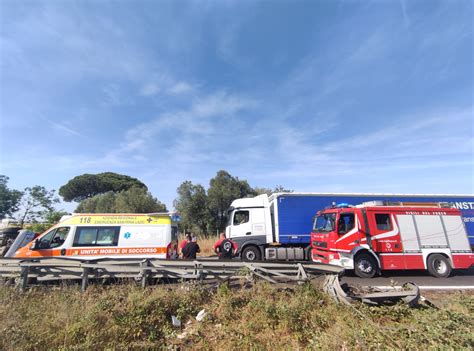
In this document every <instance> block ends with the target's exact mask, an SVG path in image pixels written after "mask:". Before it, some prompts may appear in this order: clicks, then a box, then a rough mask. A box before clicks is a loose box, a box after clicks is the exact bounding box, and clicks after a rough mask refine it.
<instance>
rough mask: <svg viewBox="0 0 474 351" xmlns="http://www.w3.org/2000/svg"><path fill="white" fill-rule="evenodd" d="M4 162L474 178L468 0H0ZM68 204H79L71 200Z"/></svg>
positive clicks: (459, 189)
mask: <svg viewBox="0 0 474 351" xmlns="http://www.w3.org/2000/svg"><path fill="white" fill-rule="evenodd" d="M0 9H1V12H0V16H1V17H0V22H1V24H0V26H1V27H0V55H1V56H0V59H1V60H0V63H1V71H0V72H1V76H0V99H1V100H0V123H1V124H0V130H1V135H0V137H1V141H0V147H1V149H0V174H5V175H7V176H9V177H10V183H9V184H10V187H12V188H17V189H21V188H24V187H25V186H32V185H35V184H39V185H44V186H46V187H47V188H50V189H58V188H59V187H60V186H61V185H63V184H65V183H66V182H67V181H68V180H69V179H70V178H72V177H74V176H76V175H80V174H83V173H98V172H103V171H113V172H118V173H123V174H127V175H130V176H134V177H137V178H139V179H140V180H142V181H143V182H145V183H146V184H147V185H148V187H149V189H150V191H151V192H152V193H153V194H154V196H156V197H158V198H159V199H160V200H161V201H163V202H165V203H166V204H167V205H168V206H169V207H171V204H172V201H173V199H174V198H175V197H176V188H177V187H178V186H179V185H180V184H181V182H183V181H184V180H191V181H193V182H195V183H200V184H202V185H204V186H207V185H208V181H209V179H210V178H212V177H213V176H214V175H215V173H216V172H217V171H218V170H220V169H225V170H227V171H229V172H230V173H231V174H232V175H234V176H238V177H239V178H241V179H247V180H248V181H249V183H250V184H251V185H252V186H261V187H274V186H276V185H283V186H285V187H287V188H290V189H294V190H296V191H313V192H388V193H458V194H467V193H473V192H474V180H473V179H474V169H473V167H474V166H473V165H474V133H473V129H474V107H473V104H474V103H473V101H474V72H473V62H474V57H473V51H474V47H473V45H474V35H473V31H474V30H473V23H474V9H473V3H472V2H471V1H461V0H458V1H433V0H420V1H404V0H401V1H395V0H393V1H389V0H386V1H329V0H327V1H276V0H275V1H272V0H266V1H123V0H122V1H68V0H65V1H59V0H56V1H21V0H20V1H18V0H16V1H12V0H2V1H1V2H0ZM63 207H65V208H67V209H71V208H74V206H71V205H65V206H63Z"/></svg>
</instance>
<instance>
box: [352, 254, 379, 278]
mask: <svg viewBox="0 0 474 351" xmlns="http://www.w3.org/2000/svg"><path fill="white" fill-rule="evenodd" d="M354 272H355V274H356V275H357V276H358V277H360V278H373V277H374V275H375V273H377V262H376V261H375V259H374V257H373V256H372V255H370V254H367V253H361V254H359V255H357V256H356V258H355V259H354Z"/></svg>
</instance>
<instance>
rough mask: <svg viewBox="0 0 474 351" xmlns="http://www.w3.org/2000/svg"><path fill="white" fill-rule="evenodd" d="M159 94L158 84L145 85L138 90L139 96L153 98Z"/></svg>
mask: <svg viewBox="0 0 474 351" xmlns="http://www.w3.org/2000/svg"><path fill="white" fill-rule="evenodd" d="M159 92H160V87H159V86H158V84H155V83H148V84H145V85H144V86H143V87H142V88H141V89H140V95H142V96H153V95H156V94H158V93H159Z"/></svg>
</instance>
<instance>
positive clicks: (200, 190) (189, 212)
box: [173, 181, 209, 234]
mask: <svg viewBox="0 0 474 351" xmlns="http://www.w3.org/2000/svg"><path fill="white" fill-rule="evenodd" d="M177 193H178V198H177V199H176V200H174V202H173V205H174V208H175V209H176V210H177V211H178V212H179V214H180V216H181V226H182V227H183V228H185V229H191V230H193V231H198V232H199V234H206V233H207V226H208V224H209V210H208V208H207V195H206V190H205V189H204V187H203V186H202V185H200V184H197V185H194V184H193V183H192V182H190V181H185V182H183V183H182V184H181V185H180V186H179V187H178V189H177Z"/></svg>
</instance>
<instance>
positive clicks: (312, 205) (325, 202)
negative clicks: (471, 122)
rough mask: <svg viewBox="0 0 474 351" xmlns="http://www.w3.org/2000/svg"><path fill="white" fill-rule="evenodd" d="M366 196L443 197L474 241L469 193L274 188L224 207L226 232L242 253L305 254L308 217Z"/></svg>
mask: <svg viewBox="0 0 474 351" xmlns="http://www.w3.org/2000/svg"><path fill="white" fill-rule="evenodd" d="M368 201H385V202H401V203H405V204H406V203H409V204H417V203H427V202H428V203H439V202H443V203H449V204H450V205H451V206H453V207H455V208H457V209H459V210H461V213H462V216H463V221H464V224H465V226H466V231H467V233H468V236H469V242H470V244H471V246H474V195H420V194H414V195H413V194H412V195H409V194H349V193H348V194H336V193H277V194H272V195H271V196H269V197H268V196H267V195H260V196H256V197H254V198H245V199H237V200H235V201H234V202H233V203H232V205H231V207H230V209H229V213H228V219H229V222H228V226H227V228H226V234H227V236H228V237H230V238H232V240H234V241H236V242H237V243H238V244H239V251H240V253H241V255H242V257H243V258H244V259H247V260H258V259H263V258H265V259H302V258H303V257H304V258H308V257H309V244H310V234H311V229H312V218H313V217H314V215H315V214H316V212H318V211H320V210H323V209H324V208H326V207H329V206H332V205H335V204H341V203H346V204H349V205H359V204H361V203H363V202H368Z"/></svg>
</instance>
